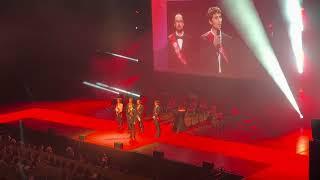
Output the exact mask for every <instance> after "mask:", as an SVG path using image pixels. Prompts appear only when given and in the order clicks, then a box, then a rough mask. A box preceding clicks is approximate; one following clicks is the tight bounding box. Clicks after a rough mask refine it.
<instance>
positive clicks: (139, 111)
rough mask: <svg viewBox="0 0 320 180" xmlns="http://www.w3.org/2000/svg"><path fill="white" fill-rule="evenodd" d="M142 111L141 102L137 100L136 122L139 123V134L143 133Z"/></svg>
mask: <svg viewBox="0 0 320 180" xmlns="http://www.w3.org/2000/svg"><path fill="white" fill-rule="evenodd" d="M143 111H144V107H143V105H142V104H141V100H140V99H138V100H137V105H136V114H137V116H136V117H137V120H138V122H139V128H140V132H141V133H143V128H144V126H143Z"/></svg>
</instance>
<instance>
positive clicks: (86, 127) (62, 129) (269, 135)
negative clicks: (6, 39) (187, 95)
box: [0, 100, 311, 179]
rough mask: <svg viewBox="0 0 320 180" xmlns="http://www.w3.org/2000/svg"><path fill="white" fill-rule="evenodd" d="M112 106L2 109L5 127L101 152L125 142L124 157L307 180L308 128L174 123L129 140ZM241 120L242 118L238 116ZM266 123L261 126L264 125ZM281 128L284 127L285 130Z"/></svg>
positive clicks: (246, 122) (148, 127)
mask: <svg viewBox="0 0 320 180" xmlns="http://www.w3.org/2000/svg"><path fill="white" fill-rule="evenodd" d="M108 108H109V109H110V103H108V102H106V101H101V100H72V101H63V102H46V103H30V104H20V105H13V106H12V107H9V106H8V107H5V108H2V109H3V111H2V113H1V115H0V122H1V123H12V124H15V123H17V122H18V120H24V125H25V127H27V128H32V129H36V130H39V131H47V130H48V128H50V129H53V130H54V132H55V133H57V134H59V135H63V136H67V137H69V138H72V139H75V140H79V141H80V138H79V137H80V136H84V137H85V138H84V141H85V142H88V143H94V144H98V145H102V146H107V147H113V145H114V142H122V143H123V144H124V150H125V151H134V152H138V153H142V154H146V155H150V156H152V152H153V151H154V150H157V151H163V152H164V156H165V158H167V159H170V160H174V161H181V162H185V163H188V164H194V165H198V166H201V164H202V162H203V161H207V162H213V163H214V165H215V167H216V168H223V169H224V170H226V171H228V172H232V173H235V174H239V175H242V176H244V177H246V179H308V143H309V139H310V137H311V130H310V128H309V127H308V126H307V125H306V124H307V122H303V121H302V122H299V121H297V122H296V121H293V123H292V125H291V126H288V125H287V124H285V122H288V121H283V123H282V124H281V123H280V124H278V125H277V127H274V128H273V129H272V128H271V127H270V126H268V124H277V123H275V122H277V121H279V119H269V120H268V121H270V122H268V123H262V122H260V121H257V120H255V119H254V118H253V119H252V118H251V119H248V118H242V119H239V118H238V121H236V120H235V119H237V118H231V119H229V120H226V121H227V122H226V123H225V124H224V126H223V127H222V128H220V127H219V128H217V127H214V126H212V125H211V124H210V123H204V124H202V125H200V126H198V127H194V128H191V129H190V130H187V131H184V132H182V133H178V134H177V133H175V132H173V131H172V124H171V123H161V136H160V138H156V137H155V136H154V132H155V130H154V129H155V127H154V126H153V123H152V121H151V120H150V119H146V120H145V132H144V133H143V134H141V133H139V131H137V140H136V141H134V142H132V141H130V139H129V133H128V131H127V128H125V129H124V130H118V129H117V124H116V122H115V120H114V119H113V117H112V115H110V113H111V112H110V111H109V110H108ZM237 117H238V116H237ZM261 123H262V124H261ZM279 126H283V127H282V128H281V127H279Z"/></svg>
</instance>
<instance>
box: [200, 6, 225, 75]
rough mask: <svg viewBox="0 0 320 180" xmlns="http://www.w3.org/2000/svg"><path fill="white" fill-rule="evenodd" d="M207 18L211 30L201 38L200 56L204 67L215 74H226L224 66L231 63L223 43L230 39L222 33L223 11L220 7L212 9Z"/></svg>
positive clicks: (209, 10)
mask: <svg viewBox="0 0 320 180" xmlns="http://www.w3.org/2000/svg"><path fill="white" fill-rule="evenodd" d="M207 17H208V20H209V25H210V27H211V29H210V30H209V31H208V32H206V33H204V34H202V35H201V37H200V39H201V44H200V46H201V48H200V49H201V50H200V54H201V59H202V62H203V67H207V69H208V70H209V71H210V72H213V73H216V72H218V73H222V72H224V71H223V66H225V65H226V64H227V63H229V58H228V56H227V53H226V51H225V48H224V46H223V43H222V42H223V40H224V39H226V37H228V35H226V34H224V33H222V31H221V27H222V11H221V9H220V8H219V7H216V6H215V7H210V8H209V9H208V13H207Z"/></svg>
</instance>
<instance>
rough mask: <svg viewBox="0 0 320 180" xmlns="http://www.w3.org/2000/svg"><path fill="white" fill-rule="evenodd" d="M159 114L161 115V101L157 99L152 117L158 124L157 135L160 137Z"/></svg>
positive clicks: (156, 124) (155, 123)
mask: <svg viewBox="0 0 320 180" xmlns="http://www.w3.org/2000/svg"><path fill="white" fill-rule="evenodd" d="M159 115H160V102H159V101H158V100H155V101H154V107H153V114H152V119H153V123H154V125H155V126H156V137H160V123H159V120H160V119H159Z"/></svg>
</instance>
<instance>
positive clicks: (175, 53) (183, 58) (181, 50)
mask: <svg viewBox="0 0 320 180" xmlns="http://www.w3.org/2000/svg"><path fill="white" fill-rule="evenodd" d="M190 41H191V36H189V35H188V34H187V33H185V31H184V20H183V16H182V15H181V14H180V13H178V14H176V15H175V18H174V32H173V33H172V34H170V35H169V36H168V43H169V44H168V47H169V51H168V58H169V63H168V64H169V68H173V69H179V68H180V69H181V68H186V67H187V66H190V60H191V57H190V56H191V55H190V54H191V49H192V48H191V42H190Z"/></svg>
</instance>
